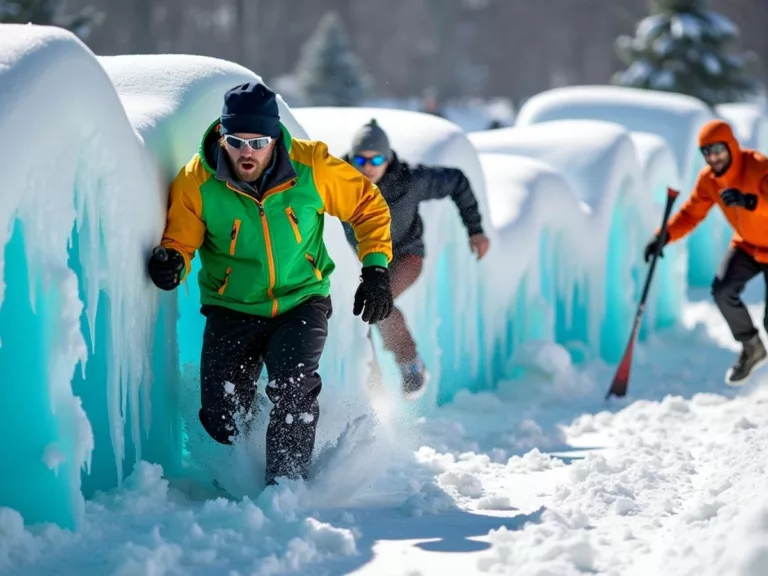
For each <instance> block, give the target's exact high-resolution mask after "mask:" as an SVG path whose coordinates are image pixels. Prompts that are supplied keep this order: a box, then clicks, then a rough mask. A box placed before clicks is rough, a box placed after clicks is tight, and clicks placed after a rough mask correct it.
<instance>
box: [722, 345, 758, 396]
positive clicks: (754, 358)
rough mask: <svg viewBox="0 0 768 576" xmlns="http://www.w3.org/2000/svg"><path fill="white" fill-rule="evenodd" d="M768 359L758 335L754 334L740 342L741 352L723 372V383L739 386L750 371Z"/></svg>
mask: <svg viewBox="0 0 768 576" xmlns="http://www.w3.org/2000/svg"><path fill="white" fill-rule="evenodd" d="M767 359H768V354H766V351H765V346H763V342H762V340H760V336H759V335H756V336H754V337H752V338H751V339H749V340H747V341H746V342H744V343H743V344H742V349H741V354H739V357H738V358H737V359H736V362H734V364H733V366H731V367H730V368H729V369H728V371H727V372H726V373H725V383H726V384H728V385H729V386H741V385H742V384H744V381H745V380H746V379H747V378H748V377H749V375H750V374H752V371H753V370H755V369H756V368H759V367H760V366H762V365H763V364H765V362H766V360H767Z"/></svg>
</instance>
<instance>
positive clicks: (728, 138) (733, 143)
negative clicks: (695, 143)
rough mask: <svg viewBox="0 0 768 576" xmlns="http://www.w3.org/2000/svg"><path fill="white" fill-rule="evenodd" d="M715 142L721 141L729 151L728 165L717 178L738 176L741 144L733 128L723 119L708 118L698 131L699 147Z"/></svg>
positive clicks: (741, 162)
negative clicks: (729, 161)
mask: <svg viewBox="0 0 768 576" xmlns="http://www.w3.org/2000/svg"><path fill="white" fill-rule="evenodd" d="M716 142H723V143H724V144H725V145H726V146H728V150H729V151H730V153H731V164H730V166H728V168H727V169H726V170H725V172H724V173H723V174H721V175H720V176H718V178H720V179H724V180H726V181H728V180H733V179H734V178H738V177H739V175H740V174H741V168H742V164H743V160H742V156H741V152H742V150H741V146H739V141H738V140H736V136H734V134H733V129H732V128H731V127H730V125H729V124H728V123H727V122H724V121H723V120H710V121H709V122H707V123H706V124H704V126H702V127H701V130H700V131H699V148H701V147H702V146H708V145H710V144H715V143H716Z"/></svg>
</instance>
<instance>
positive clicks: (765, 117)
mask: <svg viewBox="0 0 768 576" xmlns="http://www.w3.org/2000/svg"><path fill="white" fill-rule="evenodd" d="M716 111H717V113H718V114H719V115H720V116H722V117H723V119H724V120H725V121H726V122H728V123H729V124H730V125H731V126H733V130H734V132H735V133H736V137H737V138H738V139H739V143H740V144H741V145H742V146H744V147H745V148H752V149H753V150H758V151H759V152H762V153H763V154H768V110H766V109H765V107H764V106H761V105H759V104H750V103H747V102H739V103H732V104H720V105H719V106H717V108H716Z"/></svg>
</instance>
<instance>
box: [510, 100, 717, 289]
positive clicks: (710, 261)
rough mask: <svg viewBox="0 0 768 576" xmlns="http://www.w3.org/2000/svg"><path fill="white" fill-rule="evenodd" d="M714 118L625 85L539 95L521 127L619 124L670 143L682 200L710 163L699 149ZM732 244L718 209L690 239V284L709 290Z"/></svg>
mask: <svg viewBox="0 0 768 576" xmlns="http://www.w3.org/2000/svg"><path fill="white" fill-rule="evenodd" d="M712 118H714V114H713V113H712V111H711V110H710V109H709V108H708V107H707V105H706V104H704V102H702V101H700V100H698V99H697V98H693V97H691V96H685V95H682V94H670V93H668V92H660V91H654V90H641V89H638V88H628V87H620V86H570V87H564V88H555V89H553V90H547V91H545V92H542V93H540V94H537V95H535V96H533V97H532V98H530V99H529V100H528V101H526V103H525V104H524V105H523V106H522V107H521V109H520V112H519V114H518V116H517V120H516V124H515V125H516V126H527V125H530V124H537V123H541V122H548V121H552V120H565V119H594V120H606V121H609V122H616V123H618V124H621V125H622V126H624V127H626V128H627V129H629V130H631V131H635V132H650V133H652V134H656V135H658V136H661V137H662V138H664V140H665V141H666V142H667V144H668V145H669V147H670V149H671V150H672V153H673V154H674V156H675V162H676V163H677V170H678V174H679V175H680V186H681V194H682V198H681V200H680V203H682V200H683V199H684V198H685V197H687V195H688V194H689V193H690V190H691V188H692V186H693V184H694V182H695V181H696V177H697V175H698V172H699V170H701V168H702V167H703V166H704V159H703V158H702V156H701V153H700V152H699V150H698V133H699V129H700V128H701V126H702V125H704V124H705V123H706V122H707V121H708V120H711V119H712ZM729 240H730V228H729V227H728V225H727V223H726V221H725V218H724V217H723V216H722V214H721V213H720V212H719V211H718V210H712V212H711V213H710V214H709V216H708V217H707V219H706V220H705V221H704V222H702V223H701V224H700V225H699V227H698V228H697V229H696V230H695V231H694V232H693V233H692V234H691V236H690V237H689V238H688V239H687V240H686V243H687V244H688V252H689V264H688V281H689V283H690V284H691V285H694V286H709V285H710V284H711V283H712V278H713V276H714V274H715V271H716V270H717V266H718V264H719V262H720V258H721V257H722V254H723V252H724V250H725V248H726V247H727V245H728V242H729Z"/></svg>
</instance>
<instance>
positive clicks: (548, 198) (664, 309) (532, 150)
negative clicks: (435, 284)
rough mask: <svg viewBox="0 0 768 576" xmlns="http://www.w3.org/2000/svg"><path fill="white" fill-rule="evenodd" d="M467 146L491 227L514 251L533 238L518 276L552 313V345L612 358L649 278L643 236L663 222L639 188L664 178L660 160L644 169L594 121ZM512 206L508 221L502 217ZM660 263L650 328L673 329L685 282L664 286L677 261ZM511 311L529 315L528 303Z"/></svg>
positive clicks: (490, 136) (479, 136)
mask: <svg viewBox="0 0 768 576" xmlns="http://www.w3.org/2000/svg"><path fill="white" fill-rule="evenodd" d="M470 139H471V140H472V142H473V144H474V145H475V146H476V147H477V149H478V150H479V151H480V153H481V158H482V160H483V166H484V168H485V174H486V178H487V179H488V189H489V197H490V198H492V199H493V200H492V202H493V204H492V205H493V209H492V212H493V214H494V218H495V221H494V223H495V225H496V226H498V227H501V229H502V230H504V235H505V236H506V237H508V238H509V245H510V246H513V245H521V243H523V242H524V239H526V238H529V239H530V238H535V239H537V241H538V242H537V243H529V244H528V246H527V249H528V250H527V251H528V252H529V253H530V254H531V256H530V258H531V260H530V261H528V260H526V259H525V258H520V257H518V261H519V262H520V263H521V264H523V267H521V268H520V269H519V270H526V272H527V273H528V274H529V276H530V277H528V278H526V280H527V281H528V283H529V285H528V286H527V287H526V288H527V290H528V291H529V292H530V291H532V293H533V294H534V295H535V297H537V298H539V299H543V302H544V303H545V309H546V310H551V311H552V312H550V313H551V314H553V318H552V320H551V322H552V325H553V326H552V327H553V330H554V333H555V334H556V335H557V341H558V342H560V343H563V344H568V345H569V347H573V345H574V344H577V345H579V346H584V344H586V345H587V349H588V350H591V351H593V352H594V351H597V352H598V353H599V355H600V356H601V357H602V358H604V359H606V360H609V361H616V360H617V359H618V358H620V357H621V354H622V352H623V349H624V345H625V343H626V335H628V334H629V331H630V326H631V321H632V316H633V308H634V306H635V305H636V302H637V297H638V295H639V292H640V289H641V288H642V283H643V281H644V279H645V270H646V268H645V265H644V264H643V263H642V260H641V258H642V255H641V252H642V247H643V239H644V238H645V237H647V236H648V235H650V234H651V233H652V231H653V229H654V228H655V227H656V226H657V225H658V223H659V221H660V214H661V212H660V210H659V207H658V206H656V205H655V204H654V203H653V200H652V198H651V196H650V195H649V194H647V193H646V192H645V191H644V186H645V185H646V181H653V179H656V180H658V178H660V177H661V175H663V174H664V170H665V165H664V163H663V158H664V157H663V154H662V155H661V156H660V159H659V160H658V161H657V162H656V163H654V162H653V161H651V160H646V162H645V164H644V165H641V164H640V162H639V157H638V154H637V151H636V148H635V145H634V143H633V140H632V138H631V136H630V134H629V132H627V131H626V130H625V129H623V128H621V127H620V126H618V125H616V124H613V123H608V122H601V121H590V120H564V121H557V122H547V123H544V124H539V125H532V126H526V127H517V128H504V129H499V130H491V131H487V132H477V133H474V134H472V135H470ZM660 154H661V153H660ZM650 156H651V155H649V157H650ZM643 168H645V169H646V170H648V171H644V170H643ZM666 168H669V167H668V166H667V167H666ZM666 175H668V176H671V177H674V173H671V174H670V173H667V174H666ZM664 190H666V188H664ZM555 206H556V207H557V208H556V209H555V208H554V207H555ZM512 207H514V208H512ZM510 209H512V210H513V214H515V216H514V217H513V218H511V217H509V216H504V214H505V213H509V212H510ZM665 260H667V262H665V264H666V265H667V266H666V267H661V268H660V269H659V271H658V274H659V277H660V278H659V279H658V280H657V283H655V285H654V289H653V292H652V294H651V297H650V301H649V303H648V307H647V308H646V314H648V318H647V320H646V326H651V327H652V328H659V327H664V326H669V325H670V324H672V323H674V322H675V320H676V312H675V310H676V309H677V307H678V306H679V305H680V303H681V302H682V299H683V297H684V286H685V282H684V281H683V282H681V281H680V280H681V279H680V278H675V279H670V275H671V274H672V271H673V270H674V266H675V260H676V258H674V257H670V258H669V259H665ZM525 266H529V267H530V268H528V269H526V268H525ZM507 278H509V277H507ZM510 288H516V283H513V284H512V285H511V286H510ZM502 290H503V291H504V289H502ZM516 310H521V311H522V310H524V311H525V313H527V314H531V313H533V311H534V310H535V306H534V302H531V301H528V302H524V303H522V306H519V307H518V308H516ZM510 320H511V319H510Z"/></svg>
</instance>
